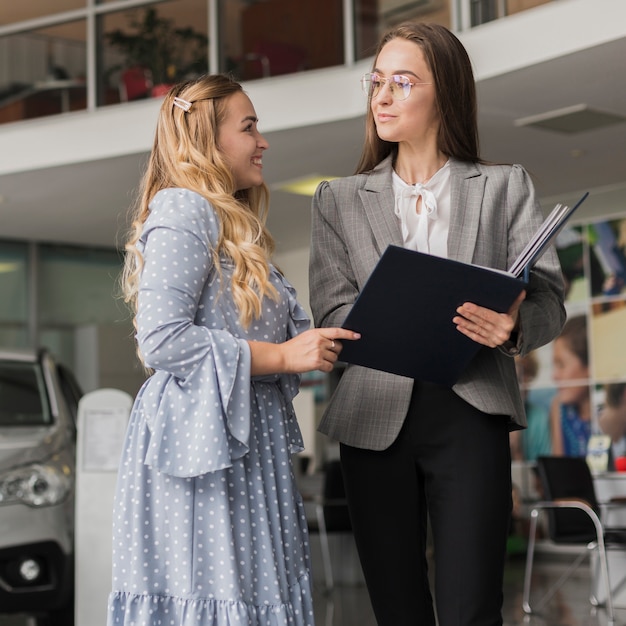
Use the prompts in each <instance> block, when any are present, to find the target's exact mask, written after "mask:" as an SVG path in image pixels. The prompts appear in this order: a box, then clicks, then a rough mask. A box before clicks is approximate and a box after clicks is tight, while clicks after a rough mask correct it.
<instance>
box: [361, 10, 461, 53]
mask: <svg viewBox="0 0 626 626" xmlns="http://www.w3.org/2000/svg"><path fill="white" fill-rule="evenodd" d="M405 20H420V21H424V22H434V23H437V24H442V25H443V26H446V27H448V28H452V17H451V0H416V1H414V2H406V0H355V2H354V36H355V47H356V51H355V52H356V58H357V59H364V58H367V57H369V56H372V55H373V54H374V52H375V47H376V44H377V43H378V40H379V38H380V36H381V35H382V33H383V32H385V31H386V30H387V29H388V28H389V27H391V26H394V25H396V24H399V23H400V22H404V21H405Z"/></svg>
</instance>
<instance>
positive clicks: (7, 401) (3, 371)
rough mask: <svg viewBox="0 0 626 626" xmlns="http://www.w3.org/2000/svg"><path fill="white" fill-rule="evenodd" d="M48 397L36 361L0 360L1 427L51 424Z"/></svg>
mask: <svg viewBox="0 0 626 626" xmlns="http://www.w3.org/2000/svg"><path fill="white" fill-rule="evenodd" d="M50 422H51V416H50V408H49V405H48V396H47V395H46V392H45V385H44V381H43V377H42V375H41V371H40V369H39V367H38V365H37V364H35V363H21V362H13V361H1V362H0V427H4V426H43V425H47V424H50Z"/></svg>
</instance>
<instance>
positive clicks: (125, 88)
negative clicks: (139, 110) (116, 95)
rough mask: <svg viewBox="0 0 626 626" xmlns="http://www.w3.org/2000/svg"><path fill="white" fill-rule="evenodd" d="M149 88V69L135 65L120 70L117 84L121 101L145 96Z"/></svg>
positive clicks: (150, 84) (150, 82)
mask: <svg viewBox="0 0 626 626" xmlns="http://www.w3.org/2000/svg"><path fill="white" fill-rule="evenodd" d="M151 89H152V74H151V73H150V71H149V70H147V69H145V68H143V67H139V66H135V67H129V68H127V69H125V70H124V71H123V72H122V75H121V77H120V84H119V90H120V101H121V102H130V101H131V100H139V99H141V98H147V97H148V96H149V95H150V90H151Z"/></svg>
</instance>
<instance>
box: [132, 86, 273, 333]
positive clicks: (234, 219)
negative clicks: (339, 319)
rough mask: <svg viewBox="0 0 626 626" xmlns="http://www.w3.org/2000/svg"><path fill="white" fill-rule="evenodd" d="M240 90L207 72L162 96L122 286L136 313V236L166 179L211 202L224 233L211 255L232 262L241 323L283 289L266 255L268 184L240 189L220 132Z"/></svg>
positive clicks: (216, 260) (138, 261) (134, 213)
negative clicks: (273, 279) (232, 99)
mask: <svg viewBox="0 0 626 626" xmlns="http://www.w3.org/2000/svg"><path fill="white" fill-rule="evenodd" d="M239 92H243V88H242V86H241V85H240V84H239V83H237V82H235V81H234V80H232V79H231V78H230V77H228V76H225V75H207V76H202V77H200V78H198V79H196V80H193V81H186V82H183V83H180V84H178V85H175V86H174V87H172V89H171V90H170V91H169V93H168V94H167V95H166V96H165V99H164V101H163V104H162V105H161V109H160V112H159V117H158V122H157V128H156V135H155V139H154V145H153V148H152V152H151V154H150V158H149V161H148V164H147V167H146V171H145V173H144V175H143V178H142V182H141V187H140V191H139V194H138V197H137V199H136V201H135V204H134V206H133V208H132V212H131V217H132V225H131V228H130V233H129V236H128V239H127V242H126V245H125V250H126V255H125V262H124V270H123V273H122V291H123V297H124V300H125V301H126V302H127V303H129V304H130V305H131V306H132V309H133V312H134V313H135V314H136V311H137V296H138V291H139V278H140V274H141V270H142V267H143V257H142V255H141V253H140V252H139V250H138V249H137V241H138V240H139V237H140V235H141V232H142V229H143V224H144V222H145V221H146V219H147V217H148V215H149V213H150V208H149V207H150V202H151V201H152V199H153V198H154V196H155V194H156V193H157V192H158V191H160V190H161V189H165V188H168V187H181V188H186V189H190V190H192V191H195V192H196V193H198V194H200V195H202V196H203V197H204V198H206V199H207V200H208V202H210V203H211V205H212V207H213V208H214V210H215V212H216V214H217V216H218V218H219V223H220V234H219V240H218V244H217V248H216V249H215V250H214V251H213V257H214V258H213V261H214V263H215V264H216V266H217V268H218V271H219V270H220V263H219V258H220V255H221V256H222V257H227V258H229V259H231V260H232V262H233V264H234V268H235V269H234V272H233V277H232V283H231V285H230V287H231V292H232V296H233V299H234V301H235V305H236V306H237V308H238V310H239V316H240V321H241V323H242V324H243V325H244V326H246V327H247V326H249V324H250V323H251V322H252V320H253V319H255V318H258V317H259V316H260V314H261V303H262V299H263V297H264V296H269V297H272V298H277V297H278V294H277V292H276V289H275V288H274V287H273V285H272V284H271V283H270V282H269V271H270V270H269V260H270V258H271V255H272V252H273V251H274V240H273V239H272V236H271V235H270V233H269V231H268V230H267V228H266V219H267V212H268V208H269V190H268V188H267V186H266V185H265V184H262V185H261V186H259V187H255V188H250V189H244V190H239V191H238V190H237V189H236V188H235V180H234V179H233V176H232V173H231V170H230V167H229V165H228V163H227V162H226V160H225V158H224V155H223V153H222V152H221V151H220V148H219V145H218V140H217V137H218V131H219V127H220V124H221V123H222V122H223V120H224V118H225V115H226V112H227V107H228V100H229V98H230V96H232V95H233V94H235V93H239ZM174 98H182V99H183V100H186V101H187V102H191V103H192V106H191V107H190V109H189V111H185V110H184V109H183V108H180V107H179V106H177V105H175V104H174Z"/></svg>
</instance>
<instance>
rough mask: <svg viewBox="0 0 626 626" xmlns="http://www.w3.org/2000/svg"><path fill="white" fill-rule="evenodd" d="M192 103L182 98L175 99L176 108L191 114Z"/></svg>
mask: <svg viewBox="0 0 626 626" xmlns="http://www.w3.org/2000/svg"><path fill="white" fill-rule="evenodd" d="M191 105H192V103H191V102H189V101H188V100H183V99H182V98H174V106H177V107H178V108H179V109H182V110H183V111H185V113H188V112H189V109H191Z"/></svg>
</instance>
